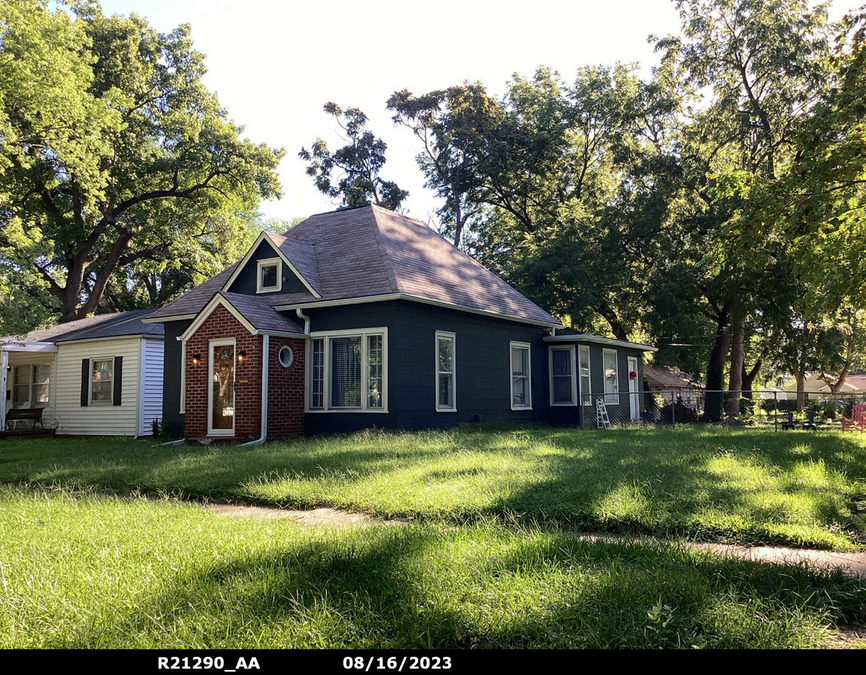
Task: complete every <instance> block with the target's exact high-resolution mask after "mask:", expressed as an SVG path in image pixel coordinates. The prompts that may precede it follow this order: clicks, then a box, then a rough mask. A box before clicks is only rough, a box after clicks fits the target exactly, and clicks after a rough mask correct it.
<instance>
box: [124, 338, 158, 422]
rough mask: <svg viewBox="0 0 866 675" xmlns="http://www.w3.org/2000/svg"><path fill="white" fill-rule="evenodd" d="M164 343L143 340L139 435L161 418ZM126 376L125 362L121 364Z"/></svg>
mask: <svg viewBox="0 0 866 675" xmlns="http://www.w3.org/2000/svg"><path fill="white" fill-rule="evenodd" d="M164 349H165V343H164V342H163V341H162V340H147V339H146V340H144V350H143V351H144V371H143V373H142V375H143V377H142V380H143V383H144V386H143V391H144V398H143V400H142V405H141V428H140V430H139V432H138V433H139V435H140V436H149V435H150V434H151V432H152V431H153V420H155V419H156V420H158V419H162V365H163V364H162V362H163V355H164ZM123 377H124V378H126V362H125V361H124V364H123Z"/></svg>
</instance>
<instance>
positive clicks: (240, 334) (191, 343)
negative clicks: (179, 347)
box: [184, 306, 303, 441]
mask: <svg viewBox="0 0 866 675" xmlns="http://www.w3.org/2000/svg"><path fill="white" fill-rule="evenodd" d="M219 338H234V339H235V435H234V437H229V438H232V439H233V440H236V441H247V440H250V439H255V438H258V437H259V436H260V435H261V421H262V413H261V407H260V406H261V398H262V336H261V335H250V332H249V331H248V330H247V329H246V328H244V326H243V325H242V324H241V323H240V322H239V321H238V320H237V319H235V317H234V316H232V314H231V312H229V311H228V310H227V309H226V308H225V307H222V306H219V307H217V308H216V309H215V310H214V311H213V313H212V314H211V315H210V316H209V317H208V318H207V319H206V320H205V322H204V323H203V324H202V325H201V326H200V327H199V329H198V330H197V331H196V332H195V334H194V335H193V336H192V337H190V338H189V340H187V343H186V364H185V366H184V367H185V368H186V381H185V388H186V405H185V410H186V415H185V416H184V424H185V429H184V436H185V437H186V438H201V437H203V436H207V421H208V407H207V399H208V387H209V386H211V384H210V378H209V377H208V375H209V373H208V345H209V341H210V340H216V339H219ZM242 351H245V352H246V358H244V360H243V361H239V360H238V355H239V353H240V352H242ZM195 354H200V355H201V361H200V362H199V363H198V364H193V362H192V359H193V355H195ZM301 381H302V382H303V377H302V378H301ZM301 411H302V414H303V403H302V404H301ZM221 438H222V437H221Z"/></svg>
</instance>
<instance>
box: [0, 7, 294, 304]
mask: <svg viewBox="0 0 866 675" xmlns="http://www.w3.org/2000/svg"><path fill="white" fill-rule="evenodd" d="M0 31H2V33H0V59H2V62H0V135H2V142H0V198H2V201H3V207H2V212H0V218H2V220H0V253H2V256H3V257H4V259H6V260H7V261H8V264H9V265H10V266H11V267H12V268H13V269H14V270H16V273H17V274H20V277H21V279H22V280H23V279H27V278H28V276H36V277H38V278H39V279H40V280H41V282H42V284H43V285H44V287H45V288H46V289H47V292H48V293H50V294H51V295H52V296H54V297H55V298H57V301H58V305H59V311H60V320H61V321H70V320H73V319H76V318H80V317H83V316H86V315H88V314H91V313H93V312H94V311H96V309H97V307H98V306H99V304H100V301H101V300H102V298H103V295H104V293H105V290H106V287H107V286H108V284H109V282H110V280H111V279H112V278H113V276H115V274H116V273H117V271H118V270H119V269H122V268H128V267H129V266H132V265H134V264H136V263H138V262H141V261H150V262H151V263H153V265H154V270H157V271H158V270H164V269H166V268H173V269H178V268H179V267H180V264H179V261H185V262H186V263H187V264H191V265H192V266H194V267H200V268H204V269H205V270H206V271H207V272H211V271H213V269H214V268H216V267H218V266H219V265H222V264H224V263H225V262H226V261H227V259H229V258H233V257H234V256H236V254H237V251H236V250H235V249H236V248H237V246H238V245H242V243H243V241H242V240H243V238H244V237H243V235H244V234H245V232H246V228H247V225H246V220H247V218H246V214H247V213H251V212H253V211H254V209H255V208H256V206H257V204H258V202H259V200H260V199H262V198H271V197H277V196H279V195H280V185H279V182H278V179H277V175H276V168H277V164H278V163H279V160H280V158H281V157H282V151H281V150H274V149H272V148H269V147H267V146H266V145H263V144H255V143H253V142H251V141H249V140H247V139H245V138H243V136H242V132H243V129H242V128H241V127H239V126H237V125H236V124H234V123H233V122H232V121H231V120H230V119H229V118H228V115H227V113H226V111H225V110H224V109H223V108H222V107H221V106H220V105H219V102H218V100H217V98H216V96H215V95H214V94H213V93H211V92H209V91H208V90H207V89H206V88H205V87H204V85H203V84H202V77H203V75H204V73H205V65H204V56H203V55H202V54H201V53H199V52H197V51H195V50H194V49H193V45H192V40H191V39H190V28H189V26H187V25H183V26H180V27H178V28H177V29H175V30H174V31H172V32H171V33H169V34H161V33H158V32H157V31H155V30H154V29H153V28H151V27H150V26H149V25H148V23H147V21H146V20H144V19H143V18H141V17H138V16H136V15H132V16H130V17H121V16H111V17H108V16H105V15H103V14H102V12H101V10H100V8H99V6H98V4H96V3H95V2H81V3H74V4H72V5H71V6H70V5H67V6H62V5H61V7H60V8H58V9H54V10H53V11H52V10H51V9H50V8H49V3H48V2H46V1H45V0H4V2H2V3H0Z"/></svg>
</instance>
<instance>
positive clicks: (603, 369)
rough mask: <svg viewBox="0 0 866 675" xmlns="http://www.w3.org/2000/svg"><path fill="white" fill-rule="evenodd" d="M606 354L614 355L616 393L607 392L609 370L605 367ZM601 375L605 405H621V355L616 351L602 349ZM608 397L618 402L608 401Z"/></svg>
mask: <svg viewBox="0 0 866 675" xmlns="http://www.w3.org/2000/svg"><path fill="white" fill-rule="evenodd" d="M605 354H613V358H614V363H615V364H616V371H615V372H616V378H614V381H615V382H616V391H608V390H607V369H606V367H605V362H604V355H605ZM601 374H602V377H603V382H602V384H603V389H604V403H605V405H619V404H620V402H621V401H620V400H619V396H620V390H619V354H618V353H617V351H616V349H602V350H601ZM608 396H609V397H611V398H615V399H616V402H612V401H609V400H608Z"/></svg>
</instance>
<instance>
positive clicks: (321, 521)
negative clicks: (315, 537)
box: [205, 504, 405, 527]
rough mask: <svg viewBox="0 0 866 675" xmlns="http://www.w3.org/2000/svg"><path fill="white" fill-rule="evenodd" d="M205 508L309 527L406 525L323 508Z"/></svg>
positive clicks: (401, 522) (242, 516)
mask: <svg viewBox="0 0 866 675" xmlns="http://www.w3.org/2000/svg"><path fill="white" fill-rule="evenodd" d="M205 508H206V509H208V510H209V511H212V512H214V513H217V514H219V515H221V516H228V517H230V518H252V519H255V520H283V519H288V520H291V521H293V522H295V523H297V524H298V525H303V526H307V527H374V526H377V525H386V526H394V525H405V521H401V520H379V519H377V518H372V517H371V516H368V515H367V514H366V513H353V512H350V511H341V510H339V509H332V508H327V507H322V508H318V509H309V510H299V509H280V508H276V507H268V506H244V505H241V504H207V505H205Z"/></svg>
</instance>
